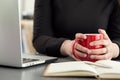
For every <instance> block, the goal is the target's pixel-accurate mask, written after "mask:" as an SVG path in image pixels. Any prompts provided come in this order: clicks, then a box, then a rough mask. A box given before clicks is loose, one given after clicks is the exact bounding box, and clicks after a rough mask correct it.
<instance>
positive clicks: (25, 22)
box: [20, 0, 35, 54]
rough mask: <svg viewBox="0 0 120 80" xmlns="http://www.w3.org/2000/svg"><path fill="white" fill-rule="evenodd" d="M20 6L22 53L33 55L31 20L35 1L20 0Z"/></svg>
mask: <svg viewBox="0 0 120 80" xmlns="http://www.w3.org/2000/svg"><path fill="white" fill-rule="evenodd" d="M20 1H21V2H20V6H21V15H22V16H21V17H22V20H21V28H22V30H21V37H22V48H23V49H22V50H23V53H30V54H33V53H35V49H34V47H33V45H32V38H33V18H34V16H33V15H34V2H35V0H20Z"/></svg>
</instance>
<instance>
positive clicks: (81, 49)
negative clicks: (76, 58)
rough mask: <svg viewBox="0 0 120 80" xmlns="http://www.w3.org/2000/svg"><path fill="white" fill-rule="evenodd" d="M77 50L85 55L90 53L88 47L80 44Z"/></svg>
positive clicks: (77, 45)
mask: <svg viewBox="0 0 120 80" xmlns="http://www.w3.org/2000/svg"><path fill="white" fill-rule="evenodd" d="M76 50H78V51H81V52H84V53H90V50H89V49H88V48H86V47H83V46H81V45H80V44H78V43H77V44H76Z"/></svg>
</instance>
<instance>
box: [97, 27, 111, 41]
mask: <svg viewBox="0 0 120 80" xmlns="http://www.w3.org/2000/svg"><path fill="white" fill-rule="evenodd" d="M98 32H99V33H100V34H103V38H104V39H109V36H108V35H107V33H106V31H105V30H103V29H98Z"/></svg>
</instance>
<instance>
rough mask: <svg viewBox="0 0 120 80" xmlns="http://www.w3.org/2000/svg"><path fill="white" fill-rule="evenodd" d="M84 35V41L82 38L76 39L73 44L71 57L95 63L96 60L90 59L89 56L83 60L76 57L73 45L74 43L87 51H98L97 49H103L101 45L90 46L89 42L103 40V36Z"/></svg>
mask: <svg viewBox="0 0 120 80" xmlns="http://www.w3.org/2000/svg"><path fill="white" fill-rule="evenodd" d="M85 35H86V37H87V38H86V39H82V38H76V39H75V42H74V43H73V47H72V52H73V55H74V56H75V57H76V58H77V59H80V60H82V61H91V62H95V61H97V60H96V59H91V58H90V56H91V55H90V54H87V53H86V54H87V56H86V57H85V58H83V57H80V56H79V55H77V54H76V53H75V45H76V43H79V44H81V45H82V46H84V47H86V48H88V49H99V48H103V47H104V46H103V45H98V46H90V45H89V44H90V42H93V41H96V40H102V39H103V35H102V34H85Z"/></svg>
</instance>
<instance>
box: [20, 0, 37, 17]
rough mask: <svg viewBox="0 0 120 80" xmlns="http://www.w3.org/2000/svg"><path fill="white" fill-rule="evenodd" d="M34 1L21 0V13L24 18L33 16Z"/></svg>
mask: <svg viewBox="0 0 120 80" xmlns="http://www.w3.org/2000/svg"><path fill="white" fill-rule="evenodd" d="M34 1H35V0H21V13H22V16H23V18H24V19H26V18H28V19H29V18H32V17H33V14H34Z"/></svg>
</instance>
